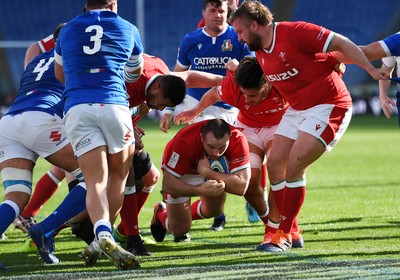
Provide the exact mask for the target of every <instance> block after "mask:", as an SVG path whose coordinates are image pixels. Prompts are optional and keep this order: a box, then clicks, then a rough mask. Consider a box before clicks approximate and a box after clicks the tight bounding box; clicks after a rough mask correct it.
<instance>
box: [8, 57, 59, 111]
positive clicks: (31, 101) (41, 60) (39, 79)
mask: <svg viewBox="0 0 400 280" xmlns="http://www.w3.org/2000/svg"><path fill="white" fill-rule="evenodd" d="M63 90H64V85H62V84H61V83H60V82H59V81H58V80H57V79H56V77H55V75H54V49H51V50H50V51H48V52H45V53H42V54H40V55H38V56H36V57H35V58H34V59H33V60H32V61H31V62H30V63H29V64H28V65H27V66H26V69H25V71H24V73H23V74H22V77H21V82H20V86H19V90H18V94H17V96H16V98H15V100H14V103H13V104H12V105H11V107H10V109H9V111H8V113H7V115H15V114H19V113H22V112H26V111H42V112H46V113H49V114H50V115H54V114H56V115H58V116H60V117H61V118H62V117H63V107H64V106H63V102H62V99H61V97H62V92H63Z"/></svg>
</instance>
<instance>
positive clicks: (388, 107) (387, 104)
mask: <svg viewBox="0 0 400 280" xmlns="http://www.w3.org/2000/svg"><path fill="white" fill-rule="evenodd" d="M381 69H382V70H383V71H385V72H386V73H387V75H388V76H389V77H390V76H391V75H392V72H393V69H394V67H388V66H386V65H385V64H384V63H382V68H381ZM389 87H390V80H379V101H380V102H381V106H382V111H383V113H384V114H385V116H386V118H388V119H389V118H390V115H391V114H393V109H392V106H396V104H395V102H394V101H393V100H392V99H391V98H390V97H389V96H388V89H389Z"/></svg>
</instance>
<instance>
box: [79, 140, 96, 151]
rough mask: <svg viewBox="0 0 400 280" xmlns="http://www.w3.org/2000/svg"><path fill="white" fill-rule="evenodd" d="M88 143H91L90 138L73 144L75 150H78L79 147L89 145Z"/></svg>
mask: <svg viewBox="0 0 400 280" xmlns="http://www.w3.org/2000/svg"><path fill="white" fill-rule="evenodd" d="M90 144H92V140H90V138H86V139H84V140H82V141H80V142H79V143H78V144H76V145H75V150H76V151H78V150H79V149H82V148H83V147H86V146H89V145H90Z"/></svg>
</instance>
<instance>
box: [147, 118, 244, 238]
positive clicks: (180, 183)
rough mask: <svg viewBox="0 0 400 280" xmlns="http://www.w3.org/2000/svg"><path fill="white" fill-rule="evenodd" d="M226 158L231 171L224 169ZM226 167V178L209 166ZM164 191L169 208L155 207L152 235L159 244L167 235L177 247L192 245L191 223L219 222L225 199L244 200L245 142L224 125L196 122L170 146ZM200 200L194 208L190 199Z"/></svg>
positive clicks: (165, 161)
mask: <svg viewBox="0 0 400 280" xmlns="http://www.w3.org/2000/svg"><path fill="white" fill-rule="evenodd" d="M221 157H224V158H225V160H226V163H227V164H228V167H224V166H223V165H225V164H224V161H222V160H220V158H221ZM218 160H220V162H222V168H221V169H224V171H225V172H227V171H228V170H229V173H228V172H227V173H222V172H219V171H216V170H213V169H212V167H211V164H210V161H211V162H214V161H218ZM162 171H163V181H162V189H163V192H164V197H165V201H166V204H165V203H163V202H159V203H157V204H156V205H155V206H154V216H153V219H152V221H151V225H150V229H151V233H152V235H153V237H154V239H155V240H156V241H158V242H161V241H163V240H164V238H165V234H166V232H167V231H170V232H171V233H172V235H173V236H174V241H175V242H180V241H186V242H187V241H189V240H190V237H189V235H188V232H189V230H190V228H191V225H192V220H198V219H206V218H212V217H218V216H220V215H221V214H222V213H223V211H224V203H225V200H226V193H231V194H235V195H240V196H243V195H244V194H245V192H246V190H247V187H248V185H249V181H250V163H249V148H248V143H247V140H246V137H245V136H244V135H243V133H242V132H240V131H239V130H238V129H236V128H235V127H233V126H230V125H229V124H227V123H226V122H225V121H224V120H221V119H213V120H206V121H202V122H198V123H195V124H192V125H189V126H187V127H185V128H183V129H181V130H180V131H179V132H178V133H177V134H176V135H175V137H174V138H173V139H172V140H171V141H170V142H168V144H167V146H166V147H165V150H164V155H163V159H162ZM193 196H200V199H199V200H196V201H195V202H194V203H193V204H191V197H193Z"/></svg>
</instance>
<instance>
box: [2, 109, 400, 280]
mask: <svg viewBox="0 0 400 280" xmlns="http://www.w3.org/2000/svg"><path fill="white" fill-rule="evenodd" d="M141 126H142V127H143V128H144V129H145V131H146V135H145V136H144V141H145V145H146V150H147V151H149V152H150V154H151V156H152V159H153V162H154V163H155V165H156V166H160V159H161V155H162V151H163V148H164V146H165V143H166V142H167V141H168V140H169V139H171V138H172V137H173V136H174V133H175V132H176V131H177V129H178V127H176V126H175V127H173V130H172V131H170V132H169V133H167V134H164V133H162V132H160V131H159V130H158V123H155V122H152V121H144V122H143V123H141ZM399 131H400V130H399V128H398V125H397V120H396V117H392V118H391V119H390V120H386V119H385V118H384V117H371V116H355V117H353V120H352V123H351V124H350V127H349V129H348V131H347V132H346V133H345V135H344V136H343V138H342V140H341V141H340V142H339V144H338V145H337V147H335V149H334V150H333V151H332V152H331V153H329V154H325V155H323V156H322V157H321V158H320V159H319V160H318V161H317V162H316V163H315V164H314V165H313V166H311V168H310V170H309V172H308V174H307V195H306V201H305V203H304V206H303V208H302V210H301V212H300V215H299V224H300V227H301V228H302V229H303V230H304V233H303V237H304V240H305V248H303V249H292V250H290V251H289V252H287V253H283V254H266V253H262V252H258V251H256V250H255V247H256V245H257V244H258V243H260V242H261V240H262V236H263V231H264V228H263V226H262V224H261V223H255V224H250V223H249V222H248V221H247V216H246V213H245V208H244V205H245V204H244V199H243V198H242V197H236V196H233V195H230V196H228V201H227V204H226V209H225V212H226V215H227V225H226V228H225V230H223V231H221V232H211V231H209V230H207V229H208V227H209V226H210V225H211V222H212V221H211V220H201V221H195V222H194V223H193V227H192V230H191V238H192V241H191V242H190V243H187V244H183V243H174V242H173V238H172V236H170V235H167V236H166V239H165V241H164V242H162V243H158V244H147V245H146V247H147V248H148V249H149V250H150V251H151V252H152V253H153V256H151V257H139V259H140V260H141V263H142V265H141V268H140V269H138V270H132V271H120V270H118V269H116V268H115V267H114V266H113V265H112V264H111V262H110V261H109V260H108V259H106V258H105V257H104V256H102V258H101V259H100V260H99V262H98V264H97V265H96V266H95V267H85V266H84V265H83V262H82V261H81V260H80V259H79V258H78V254H79V253H80V252H81V251H82V250H83V248H84V247H85V243H84V242H83V241H80V240H78V239H76V238H75V237H74V236H73V235H71V232H70V230H69V229H66V230H64V231H62V232H61V233H60V234H59V235H58V236H57V237H56V239H55V240H56V253H55V254H56V256H57V257H58V258H59V259H60V260H61V262H60V263H59V264H58V265H54V266H43V265H41V262H40V260H39V259H38V257H37V255H36V254H35V253H26V252H22V246H23V243H24V241H25V239H26V237H25V235H24V234H23V233H22V232H21V231H18V230H16V229H14V228H13V226H10V227H9V228H8V230H7V231H6V235H7V237H8V238H7V239H6V240H5V241H0V261H1V262H3V263H4V264H5V265H7V267H8V270H7V271H5V272H0V279H82V278H86V279H185V280H186V279H361V278H362V279H400V214H399V207H400V172H399V170H400V160H399V158H400V152H399V149H398V143H400V141H399V140H400V134H399ZM48 167H49V165H48V164H47V163H45V162H44V161H39V162H38V165H37V167H36V171H35V172H34V181H37V180H38V179H39V178H40V176H41V175H42V174H43V173H44V172H45V171H46V170H47V168H48ZM160 188H161V187H160V184H158V185H157V187H156V188H155V189H154V191H153V192H152V194H151V195H150V197H149V200H148V201H147V203H146V205H145V206H144V209H143V210H142V213H141V215H140V227H141V233H142V235H143V237H145V238H146V239H148V240H152V237H151V234H150V231H149V224H150V220H151V217H152V213H153V205H154V203H156V202H157V201H159V200H161V195H160ZM66 189H67V188H66V185H65V183H64V184H63V185H62V186H61V187H60V189H59V190H58V191H57V192H56V195H55V196H54V197H53V198H52V199H51V200H50V201H49V202H48V203H47V204H46V205H45V206H44V207H43V208H42V209H41V211H40V212H39V215H38V217H37V220H39V221H40V220H42V219H43V218H44V217H46V216H47V215H48V214H49V213H50V212H51V211H52V209H54V208H55V207H56V206H57V205H58V203H59V202H60V200H61V199H62V198H63V197H64V196H65V194H66V192H67V191H66ZM0 198H3V190H2V188H1V190H0Z"/></svg>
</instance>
